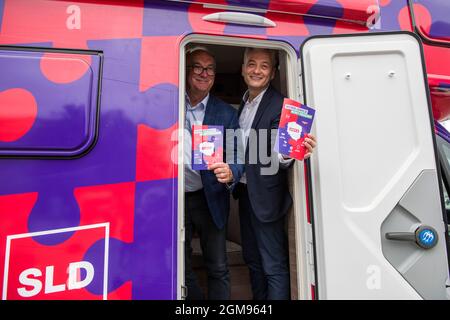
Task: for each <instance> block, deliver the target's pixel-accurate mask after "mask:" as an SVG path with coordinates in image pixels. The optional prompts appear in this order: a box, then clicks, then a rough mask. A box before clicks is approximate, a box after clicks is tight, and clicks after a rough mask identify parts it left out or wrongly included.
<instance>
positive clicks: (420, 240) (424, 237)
mask: <svg viewBox="0 0 450 320" xmlns="http://www.w3.org/2000/svg"><path fill="white" fill-rule="evenodd" d="M385 236H386V239H388V240H398V241H412V242H415V243H416V244H417V245H418V246H419V247H421V248H422V249H431V248H433V247H435V246H436V244H437V242H438V239H439V237H438V233H437V232H436V230H435V229H434V228H432V227H430V226H420V227H418V228H417V229H416V231H414V232H387V233H386V235H385Z"/></svg>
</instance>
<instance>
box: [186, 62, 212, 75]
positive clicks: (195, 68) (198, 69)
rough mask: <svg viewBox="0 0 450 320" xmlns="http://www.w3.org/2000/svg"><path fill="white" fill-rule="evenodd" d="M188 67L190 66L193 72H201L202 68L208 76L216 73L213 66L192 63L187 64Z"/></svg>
mask: <svg viewBox="0 0 450 320" xmlns="http://www.w3.org/2000/svg"><path fill="white" fill-rule="evenodd" d="M188 68H192V71H194V73H195V74H198V75H200V74H202V73H203V71H204V70H206V74H207V75H208V76H213V75H215V74H216V70H215V69H214V67H211V66H208V67H205V68H204V67H202V66H199V65H197V64H195V65H193V66H188Z"/></svg>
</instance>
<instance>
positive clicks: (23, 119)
mask: <svg viewBox="0 0 450 320" xmlns="http://www.w3.org/2000/svg"><path fill="white" fill-rule="evenodd" d="M0 70H2V74H3V75H7V76H2V77H1V79H0V156H8V157H14V156H18V157H34V156H38V157H76V156H80V155H82V154H84V153H86V152H87V151H88V150H89V149H90V148H91V147H92V146H93V144H94V142H95V140H96V132H97V122H98V119H97V114H98V109H99V92H100V72H101V53H99V52H92V51H76V52H75V51H69V50H55V49H45V48H25V47H7V46H3V47H2V46H0Z"/></svg>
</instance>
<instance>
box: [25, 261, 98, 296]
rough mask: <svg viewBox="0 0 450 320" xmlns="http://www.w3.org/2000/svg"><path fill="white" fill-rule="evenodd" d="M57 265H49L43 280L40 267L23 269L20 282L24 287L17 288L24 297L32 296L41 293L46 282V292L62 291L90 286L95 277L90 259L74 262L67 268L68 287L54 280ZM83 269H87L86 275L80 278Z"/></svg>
mask: <svg viewBox="0 0 450 320" xmlns="http://www.w3.org/2000/svg"><path fill="white" fill-rule="evenodd" d="M54 269H55V266H47V267H46V268H45V275H44V277H43V278H42V280H41V277H42V275H43V274H42V271H41V270H40V269H38V268H29V269H26V270H24V271H22V272H21V273H20V275H19V282H20V283H21V284H23V285H24V286H23V287H19V288H18V289H17V293H18V294H19V295H20V296H21V297H24V298H31V297H33V296H35V295H37V294H39V293H40V292H41V290H42V286H43V284H44V286H45V288H44V293H45V294H49V293H54V292H62V291H65V290H73V289H81V288H84V287H86V286H88V285H89V284H90V283H91V282H92V279H94V266H93V265H92V263H90V262H88V261H80V262H72V263H70V264H69V267H68V269H67V273H68V278H67V289H66V284H64V283H63V284H55V282H54ZM81 270H85V273H86V276H85V278H84V279H82V280H80V279H79V278H80V274H81Z"/></svg>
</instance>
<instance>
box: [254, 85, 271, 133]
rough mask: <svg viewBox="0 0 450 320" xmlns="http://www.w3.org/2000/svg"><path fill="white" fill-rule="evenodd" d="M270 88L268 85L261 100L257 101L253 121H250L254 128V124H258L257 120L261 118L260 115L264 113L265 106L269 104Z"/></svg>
mask: <svg viewBox="0 0 450 320" xmlns="http://www.w3.org/2000/svg"><path fill="white" fill-rule="evenodd" d="M272 95H273V92H272V88H271V87H270V86H269V87H268V88H267V91H266V92H265V93H264V95H263V97H262V99H261V102H260V103H259V106H258V111H256V114H255V119H253V123H252V128H253V129H256V126H257V125H258V122H259V120H261V117H262V115H263V114H264V112H265V111H266V109H267V107H268V106H269V104H270V100H271V99H272Z"/></svg>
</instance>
